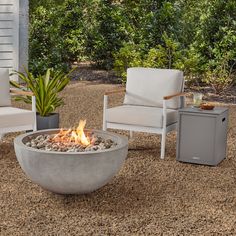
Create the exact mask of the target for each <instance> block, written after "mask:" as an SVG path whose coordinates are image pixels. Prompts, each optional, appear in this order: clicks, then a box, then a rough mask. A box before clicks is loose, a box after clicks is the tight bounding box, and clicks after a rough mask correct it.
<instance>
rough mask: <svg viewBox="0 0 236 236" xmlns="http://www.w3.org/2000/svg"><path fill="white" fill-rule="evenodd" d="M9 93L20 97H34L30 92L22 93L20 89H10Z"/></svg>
mask: <svg viewBox="0 0 236 236" xmlns="http://www.w3.org/2000/svg"><path fill="white" fill-rule="evenodd" d="M10 93H11V94H15V95H21V96H31V97H32V96H34V94H33V93H32V92H31V91H23V90H20V89H12V88H10Z"/></svg>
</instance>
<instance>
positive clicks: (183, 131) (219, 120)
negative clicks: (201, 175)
mask: <svg viewBox="0 0 236 236" xmlns="http://www.w3.org/2000/svg"><path fill="white" fill-rule="evenodd" d="M227 126H228V109H227V108H223V107H215V108H214V110H211V111H208V110H202V109H198V108H191V107H187V108H183V109H180V110H179V115H178V136H177V155H176V159H177V160H178V161H182V162H189V163H196V164H205V165H214V166H215V165H217V164H218V163H220V162H221V161H222V160H223V159H224V158H225V157H226V146H227Z"/></svg>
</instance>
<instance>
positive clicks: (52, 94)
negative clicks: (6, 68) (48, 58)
mask: <svg viewBox="0 0 236 236" xmlns="http://www.w3.org/2000/svg"><path fill="white" fill-rule="evenodd" d="M69 73H70V72H69ZM69 73H68V74H65V73H63V72H61V71H54V70H53V69H47V71H46V73H45V74H43V75H38V76H37V77H36V76H34V75H33V74H32V73H30V72H29V71H27V70H26V69H25V74H24V73H22V72H17V71H15V72H14V74H16V75H18V76H19V78H20V79H21V80H22V82H24V83H25V87H26V89H27V90H30V91H32V92H33V93H34V95H35V97H36V109H37V112H38V113H39V115H41V116H49V115H50V114H51V113H52V112H54V111H55V109H56V108H57V107H59V106H61V105H63V104H64V102H63V98H61V97H59V96H58V93H59V92H61V91H62V90H63V89H64V88H65V86H66V85H67V84H68V83H69V82H70V78H69V77H68V75H69ZM10 83H11V85H12V86H14V87H16V88H21V87H22V86H21V85H20V84H18V83H17V82H15V81H11V82H10ZM16 99H17V100H23V101H24V102H26V103H31V97H29V96H26V97H17V98H16Z"/></svg>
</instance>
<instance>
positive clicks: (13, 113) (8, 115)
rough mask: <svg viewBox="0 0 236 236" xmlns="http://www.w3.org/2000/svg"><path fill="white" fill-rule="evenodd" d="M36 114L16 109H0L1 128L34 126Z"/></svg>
mask: <svg viewBox="0 0 236 236" xmlns="http://www.w3.org/2000/svg"><path fill="white" fill-rule="evenodd" d="M34 119H35V116H34V112H33V111H30V110H24V109H19V108H15V107H0V128H7V127H15V126H24V125H31V124H32V125H33V124H34Z"/></svg>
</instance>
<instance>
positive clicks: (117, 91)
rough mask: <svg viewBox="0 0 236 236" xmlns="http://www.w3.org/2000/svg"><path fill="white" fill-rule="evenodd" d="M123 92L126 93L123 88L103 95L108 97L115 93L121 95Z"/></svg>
mask: <svg viewBox="0 0 236 236" xmlns="http://www.w3.org/2000/svg"><path fill="white" fill-rule="evenodd" d="M125 91H126V89H125V88H122V89H119V90H111V91H107V92H105V95H107V96H109V95H112V94H116V93H123V92H125Z"/></svg>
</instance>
